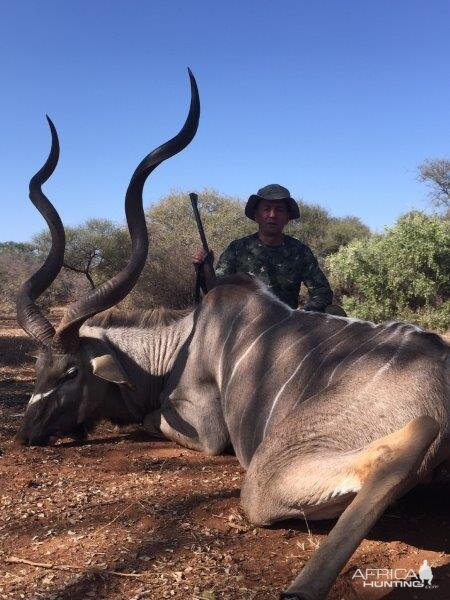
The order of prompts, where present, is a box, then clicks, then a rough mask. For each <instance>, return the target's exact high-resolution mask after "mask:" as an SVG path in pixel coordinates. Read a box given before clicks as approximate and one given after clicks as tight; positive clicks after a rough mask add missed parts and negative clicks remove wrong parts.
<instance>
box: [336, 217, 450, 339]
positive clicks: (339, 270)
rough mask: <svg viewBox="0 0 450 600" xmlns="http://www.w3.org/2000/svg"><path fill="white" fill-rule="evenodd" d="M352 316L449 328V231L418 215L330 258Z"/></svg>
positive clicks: (338, 290) (437, 220) (442, 223)
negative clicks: (398, 320)
mask: <svg viewBox="0 0 450 600" xmlns="http://www.w3.org/2000/svg"><path fill="white" fill-rule="evenodd" d="M326 266H327V268H328V270H329V273H330V276H331V280H332V285H333V286H334V288H335V293H336V294H337V295H338V296H340V297H341V299H342V303H343V306H344V308H345V309H346V310H347V312H348V313H349V314H351V315H352V316H355V317H359V318H362V319H369V320H372V321H375V322H379V321H386V320H391V319H401V320H407V321H411V322H414V323H417V324H419V325H422V326H425V327H432V328H437V329H440V330H445V329H447V328H448V327H449V326H450V318H449V310H450V309H449V291H450V227H449V223H448V221H445V220H443V219H440V218H438V217H433V216H428V215H426V214H424V213H422V212H418V211H413V212H410V213H408V214H406V215H404V216H402V217H401V218H400V219H399V220H398V221H397V223H396V224H395V225H394V226H393V227H390V228H387V229H386V231H385V233H384V234H382V235H374V236H372V237H371V238H369V239H366V240H354V241H352V242H350V243H349V244H348V245H347V246H345V247H343V248H341V249H340V250H339V251H338V252H337V253H336V254H334V255H332V256H329V257H328V258H327V259H326Z"/></svg>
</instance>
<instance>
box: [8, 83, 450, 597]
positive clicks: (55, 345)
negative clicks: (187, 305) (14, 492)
mask: <svg viewBox="0 0 450 600" xmlns="http://www.w3.org/2000/svg"><path fill="white" fill-rule="evenodd" d="M191 89H192V100H191V109H190V112H189V116H188V118H187V121H186V123H185V125H184V127H183V129H182V130H181V131H180V133H179V134H178V135H177V136H176V137H175V138H173V139H172V140H171V141H169V142H167V143H166V144H164V145H163V146H161V147H160V148H158V149H157V150H154V151H153V152H152V153H151V154H149V155H148V157H147V158H146V159H144V161H143V162H142V163H141V164H140V165H139V167H138V168H137V170H136V172H135V173H134V175H133V177H132V179H131V182H130V185H129V188H128V192H127V196H126V211H127V220H128V224H129V229H130V234H131V238H132V257H131V260H130V262H129V264H128V266H127V267H126V268H125V269H124V270H123V271H122V272H121V273H119V274H118V275H116V276H115V277H114V278H113V279H111V280H110V281H108V282H107V283H104V284H103V285H102V286H100V287H99V288H98V289H97V290H95V291H93V292H91V293H90V294H89V295H88V296H87V297H85V298H83V299H81V300H79V301H78V302H76V303H74V304H73V305H71V306H70V307H69V308H68V310H67V312H66V313H65V315H64V317H63V319H62V322H61V324H60V325H59V327H58V329H57V330H56V331H55V330H54V329H53V327H52V326H51V325H50V323H49V322H48V321H47V320H46V319H45V318H44V317H43V315H42V314H41V313H40V312H39V310H38V309H37V307H36V306H35V304H34V301H35V299H36V298H37V296H38V295H39V294H41V293H42V292H43V290H45V289H46V288H47V287H48V285H49V284H50V283H51V281H53V279H54V278H55V277H56V275H57V273H58V272H59V270H60V268H61V264H62V258H63V252H64V229H63V226H62V224H61V221H60V220H59V217H58V215H57V213H56V211H55V210H54V209H53V207H52V206H51V204H50V203H49V201H48V200H47V199H46V198H45V196H44V195H43V193H42V191H41V189H40V187H41V185H42V183H43V182H44V181H46V179H47V178H48V177H49V176H50V175H51V173H52V171H53V169H54V168H55V166H56V162H57V159H58V151H57V136H56V132H55V130H54V128H53V127H52V126H51V127H52V140H53V143H52V151H51V153H50V156H49V159H48V161H47V163H46V165H45V166H44V167H43V168H42V170H41V171H40V172H39V173H38V174H37V175H36V176H35V177H34V178H33V179H32V181H31V185H30V188H31V196H30V197H31V199H32V200H33V202H34V203H35V204H36V206H37V207H38V208H39V210H40V211H41V213H42V214H43V215H44V216H45V218H46V219H47V222H48V224H49V226H50V229H51V231H52V238H53V246H52V249H51V251H50V254H49V257H48V258H47V260H46V262H45V264H44V265H43V267H42V268H41V269H40V270H39V271H38V272H37V273H36V274H35V275H34V276H33V277H31V279H30V280H29V281H27V282H26V283H25V284H24V286H23V287H22V289H21V291H20V293H19V299H18V316H19V322H20V323H21V325H22V326H23V328H24V329H25V330H26V331H27V332H28V333H29V334H30V335H31V336H32V337H34V339H35V340H36V341H37V342H38V343H39V344H40V346H41V351H40V355H39V358H38V360H37V363H36V372H37V378H36V387H35V391H34V393H33V396H32V397H31V400H30V402H29V404H28V407H27V410H26V413H25V419H24V422H23V426H22V428H21V431H20V432H19V434H18V437H19V438H20V439H21V440H22V442H24V443H29V444H45V443H47V442H48V441H49V439H50V438H51V436H60V435H71V436H74V437H76V436H81V435H83V434H84V433H85V432H86V431H87V430H88V429H89V428H90V427H91V426H92V425H93V424H95V423H96V422H97V421H98V420H99V419H100V418H107V419H110V420H111V421H112V422H114V423H119V424H125V423H143V424H144V427H145V428H146V429H147V430H148V431H150V432H152V433H159V434H163V435H164V436H165V437H166V438H168V439H171V440H174V441H176V442H178V443H179V444H182V445H183V446H186V447H188V448H193V449H195V450H200V451H203V452H206V453H208V454H217V453H220V452H222V451H223V450H224V448H225V447H226V446H228V445H229V444H230V443H231V444H232V445H233V447H234V449H235V452H236V455H237V457H238V459H239V461H240V463H241V464H242V465H243V466H244V467H245V468H246V469H247V475H246V478H245V481H244V485H243V489H242V504H243V507H244V509H245V510H246V512H247V514H248V516H249V518H250V519H251V521H253V522H254V523H256V524H259V525H265V524H270V523H273V522H275V521H278V520H282V519H287V518H298V517H300V518H303V517H305V516H306V517H307V518H309V519H322V518H331V517H339V520H338V521H337V523H336V525H335V526H334V528H333V529H332V531H331V533H330V534H329V536H328V538H327V539H326V540H325V541H324V542H323V543H322V545H321V546H320V547H319V549H318V550H317V551H316V552H315V554H314V556H313V558H312V559H311V560H310V562H309V563H308V564H307V565H306V566H305V568H304V569H303V570H302V571H301V573H300V575H299V576H298V577H297V579H296V580H295V581H294V582H293V583H292V584H291V585H290V587H289V588H288V590H287V591H286V592H284V593H283V597H285V598H297V599H298V598H301V599H317V598H324V597H325V596H326V595H327V593H328V591H329V589H330V587H331V586H332V584H333V582H334V581H335V579H336V577H337V576H338V574H339V571H340V570H341V569H342V567H343V566H344V564H345V563H346V562H347V560H348V559H349V557H350V556H351V554H352V553H353V551H354V550H355V549H356V547H357V546H358V544H359V543H360V541H361V539H362V538H363V537H364V536H365V535H366V534H367V532H368V531H369V529H370V528H371V527H372V525H373V524H374V522H375V521H376V520H377V518H378V517H379V516H380V515H381V514H382V512H383V511H384V510H385V508H386V507H387V506H388V505H389V504H390V503H391V502H392V501H393V500H394V499H395V498H397V497H398V496H400V495H401V494H403V493H404V492H405V491H406V490H408V489H409V488H411V487H412V486H414V485H415V484H416V483H417V482H419V481H423V480H424V479H426V478H427V476H428V475H429V474H430V473H431V472H432V470H433V469H434V468H435V467H437V466H438V465H439V464H440V463H442V462H444V461H445V460H446V459H447V458H448V457H449V454H450V446H449V427H448V423H449V412H450V406H449V397H448V366H449V358H448V354H449V353H448V345H447V344H446V343H445V342H444V341H443V340H442V339H441V338H440V337H439V336H437V335H435V334H433V333H427V332H424V331H422V330H421V329H419V328H417V327H415V326H412V325H407V324H404V323H393V324H390V325H374V324H373V323H368V322H363V321H357V320H352V319H346V318H341V317H333V316H329V315H322V314H315V313H303V312H300V311H295V310H292V309H290V308H289V307H288V306H286V305H284V304H283V303H282V302H280V301H279V300H277V299H276V298H275V297H274V296H272V295H271V294H270V293H269V292H268V291H267V290H266V289H265V288H264V287H263V286H262V285H261V284H259V283H258V282H257V281H255V280H252V279H250V278H247V277H246V276H237V277H234V278H229V279H224V280H223V281H222V282H221V283H220V284H219V285H217V286H216V287H215V288H214V289H212V290H211V291H210V292H209V293H208V294H207V295H206V297H205V298H204V299H203V302H202V304H201V305H199V306H198V307H197V308H196V309H195V310H193V311H190V312H185V313H173V312H168V311H166V312H164V311H156V312H154V313H153V314H150V315H143V316H141V317H138V318H135V317H133V316H130V315H128V316H126V315H125V316H124V317H122V318H121V317H120V316H118V315H117V314H115V313H109V314H108V313H106V314H105V313H104V314H103V315H98V316H97V317H94V318H92V317H93V316H94V315H96V314H97V313H99V312H101V311H104V310H105V309H106V308H108V307H111V306H113V305H114V304H116V303H117V302H119V301H120V300H121V299H123V298H124V297H125V296H126V294H128V293H129V291H130V290H131V289H132V287H133V285H134V283H135V282H136V280H137V278H138V276H139V273H140V271H141V269H142V267H143V265H144V262H145V259H146V256H147V245H148V244H147V232H146V227H145V219H144V214H143V211H142V189H143V185H144V182H145V179H146V177H147V175H148V174H149V173H150V172H151V171H152V170H153V168H155V166H157V165H158V164H159V163H160V162H162V161H163V160H165V159H166V158H169V157H170V156H172V155H173V154H175V153H176V152H178V151H179V150H181V149H182V148H184V147H185V146H186V145H187V144H188V143H189V142H190V140H191V139H192V138H193V136H194V134H195V131H196V128H197V122H198V117H199V101H198V96H197V90H196V86H195V81H194V80H193V78H192V77H191ZM88 318H91V320H90V321H88Z"/></svg>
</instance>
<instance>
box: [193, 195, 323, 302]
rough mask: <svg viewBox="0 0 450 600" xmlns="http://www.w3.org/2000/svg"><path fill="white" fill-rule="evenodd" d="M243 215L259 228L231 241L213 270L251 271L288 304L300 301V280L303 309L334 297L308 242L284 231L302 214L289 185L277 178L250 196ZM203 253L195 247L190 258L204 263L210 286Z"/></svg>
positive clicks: (224, 272) (220, 273)
mask: <svg viewBox="0 0 450 600" xmlns="http://www.w3.org/2000/svg"><path fill="white" fill-rule="evenodd" d="M245 215H246V216H247V217H248V218H249V219H252V220H253V221H255V222H256V223H257V224H258V231H257V232H256V233H254V234H252V235H249V236H247V237H244V238H241V239H238V240H235V241H233V242H231V244H230V245H229V246H228V248H226V250H225V251H224V252H223V254H222V255H221V257H220V258H219V261H218V263H217V266H216V268H215V271H216V275H217V276H218V277H220V276H223V275H231V274H232V273H248V274H249V275H255V276H256V277H258V278H259V279H261V280H262V281H264V282H265V283H266V285H267V286H268V288H269V290H270V291H271V292H272V293H273V294H275V296H277V297H278V298H280V300H282V301H283V302H285V303H286V304H288V305H289V306H291V307H292V308H297V307H298V296H299V291H300V285H301V284H302V283H304V284H305V285H306V287H307V288H308V292H309V300H308V302H307V304H306V306H305V307H304V309H305V310H311V311H317V312H324V311H325V309H326V307H327V306H328V305H330V304H331V302H332V300H333V292H332V290H331V288H330V284H329V283H328V280H327V278H326V277H325V275H324V274H323V272H322V271H321V269H320V268H319V265H318V263H317V260H316V258H315V256H314V255H313V253H312V252H311V250H310V249H309V248H308V246H306V245H305V244H303V243H302V242H300V241H299V240H297V239H295V238H293V237H291V236H288V235H285V234H284V233H283V229H284V228H285V226H286V225H287V223H288V222H289V221H290V220H291V219H298V218H299V217H300V212H299V209H298V206H297V203H296V202H295V200H294V199H293V198H292V197H291V195H290V193H289V190H287V189H286V188H285V187H283V186H281V185H278V184H270V185H267V186H265V187H263V188H261V189H260V190H258V193H257V194H252V195H251V196H250V198H249V199H248V201H247V204H246V206H245ZM206 258H207V254H206V252H205V251H204V250H203V249H202V250H197V252H196V253H195V254H194V256H193V261H194V264H196V265H204V277H205V280H206V287H207V288H208V289H209V288H210V287H211V284H212V281H211V273H210V271H209V269H208V264H207V263H205V259H206ZM330 312H331V311H330ZM333 312H334V311H333Z"/></svg>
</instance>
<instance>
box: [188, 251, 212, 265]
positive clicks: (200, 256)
mask: <svg viewBox="0 0 450 600" xmlns="http://www.w3.org/2000/svg"><path fill="white" fill-rule="evenodd" d="M209 255H210V256H211V262H213V261H214V252H213V251H212V250H210V251H209ZM207 257H208V252H206V250H204V249H203V248H199V249H197V250H196V251H195V252H194V254H193V255H192V262H193V263H194V265H203V264H205V261H206V259H207Z"/></svg>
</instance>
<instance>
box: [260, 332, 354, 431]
mask: <svg viewBox="0 0 450 600" xmlns="http://www.w3.org/2000/svg"><path fill="white" fill-rule="evenodd" d="M351 325H352V323H347V324H346V325H344V327H341V329H339V331H336V332H335V333H333V334H332V335H330V336H328V337H327V338H325V339H324V340H322V341H321V342H319V343H318V344H316V345H315V346H314V348H311V350H310V351H309V352H308V353H307V354H305V356H304V357H303V358H302V360H301V361H300V363H299V364H298V365H297V367H296V368H295V369H294V371H293V373H292V375H291V376H290V377H289V378H288V379H287V380H286V381H285V382H284V383H283V385H282V386H281V388H280V389H279V391H278V393H277V395H276V396H275V398H274V401H273V404H272V408H271V409H270V412H269V416H268V417H267V421H266V424H265V425H264V431H263V438H264V437H265V435H266V429H267V425H268V424H269V421H270V417H271V416H272V413H273V409H274V408H275V406H276V404H277V402H278V400H279V399H280V397H281V395H282V393H283V392H284V390H285V389H286V386H287V385H288V384H289V383H290V382H291V381H292V380H293V379H294V377H295V376H296V375H297V373H298V372H299V370H300V368H301V366H302V364H303V363H304V362H305V360H306V359H307V358H308V356H310V354H311V353H312V352H314V350H317V348H318V347H319V346H321V345H322V344H324V343H325V342H328V340H331V338H334V337H335V336H336V335H338V334H339V333H341V331H344V329H347V327H350V326H351Z"/></svg>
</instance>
